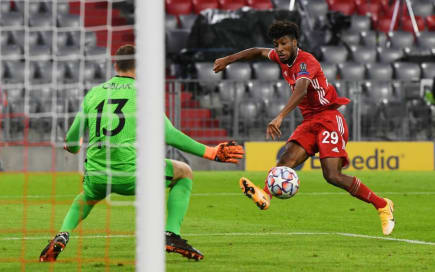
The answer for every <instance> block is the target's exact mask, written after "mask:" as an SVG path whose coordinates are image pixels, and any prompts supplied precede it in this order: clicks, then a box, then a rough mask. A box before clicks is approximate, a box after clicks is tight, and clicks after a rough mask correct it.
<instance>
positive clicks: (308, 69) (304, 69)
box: [295, 56, 321, 81]
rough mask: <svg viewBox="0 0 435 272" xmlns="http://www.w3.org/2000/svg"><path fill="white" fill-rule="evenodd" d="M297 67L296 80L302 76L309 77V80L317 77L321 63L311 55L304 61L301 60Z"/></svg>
mask: <svg viewBox="0 0 435 272" xmlns="http://www.w3.org/2000/svg"><path fill="white" fill-rule="evenodd" d="M297 65H298V67H297V70H296V71H297V72H296V79H295V81H296V80H298V79H300V78H307V79H309V80H311V79H313V78H314V77H316V75H317V73H318V72H319V71H320V69H321V66H320V63H319V62H318V61H317V60H316V59H315V58H314V57H313V56H310V57H308V58H306V59H304V60H302V61H300V62H299V63H298V64H297Z"/></svg>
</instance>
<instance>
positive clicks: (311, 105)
mask: <svg viewBox="0 0 435 272" xmlns="http://www.w3.org/2000/svg"><path fill="white" fill-rule="evenodd" d="M269 59H270V60H271V61H274V62H277V63H278V64H279V65H280V66H281V72H282V75H283V77H284V79H285V80H286V81H287V82H288V84H289V85H290V88H291V90H292V92H293V89H294V87H295V85H296V80H298V79H300V78H306V79H308V80H309V81H310V85H308V88H307V94H306V96H305V97H304V98H303V99H302V101H301V102H300V103H299V105H298V107H299V109H300V110H301V112H302V115H303V116H304V119H307V118H309V117H310V116H312V115H313V114H316V113H318V112H321V111H323V110H326V109H337V108H338V107H340V106H341V105H345V104H348V103H349V102H350V100H349V99H348V98H345V97H338V95H337V92H336V91H335V88H334V86H332V85H330V84H328V81H327V79H326V77H325V75H324V74H323V71H322V67H321V66H320V63H319V62H318V61H317V60H316V58H315V57H314V56H313V55H311V54H310V53H308V52H305V51H303V50H301V49H299V48H298V50H297V53H296V58H295V60H294V61H293V63H292V64H291V65H289V64H286V63H282V62H281V60H280V59H279V57H278V53H276V51H275V49H271V50H270V52H269Z"/></svg>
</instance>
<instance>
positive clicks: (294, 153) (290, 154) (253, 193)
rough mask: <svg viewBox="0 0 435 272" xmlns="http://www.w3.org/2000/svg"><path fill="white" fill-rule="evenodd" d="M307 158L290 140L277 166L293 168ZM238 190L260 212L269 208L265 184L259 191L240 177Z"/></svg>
mask: <svg viewBox="0 0 435 272" xmlns="http://www.w3.org/2000/svg"><path fill="white" fill-rule="evenodd" d="M307 158H308V154H307V152H306V151H305V149H304V148H303V147H302V146H301V145H300V144H299V143H298V142H297V141H296V140H291V141H289V142H287V144H286V146H285V151H284V153H283V154H282V156H281V158H280V159H279V161H278V163H277V166H287V167H290V168H294V167H296V166H298V165H300V164H301V163H303V162H304V161H305V160H306V159H307ZM265 183H266V182H265ZM240 188H241V189H242V191H243V193H244V194H245V195H246V196H247V197H249V198H251V199H252V200H253V201H254V203H255V204H256V205H257V207H258V208H260V209H261V210H266V209H268V208H269V206H270V199H271V198H272V194H271V193H270V192H269V189H268V188H267V184H265V185H264V187H263V189H261V188H260V187H258V186H256V185H255V184H254V183H253V182H252V181H250V180H249V179H247V178H245V177H242V178H241V179H240Z"/></svg>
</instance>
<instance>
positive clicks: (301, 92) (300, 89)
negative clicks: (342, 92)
mask: <svg viewBox="0 0 435 272" xmlns="http://www.w3.org/2000/svg"><path fill="white" fill-rule="evenodd" d="M308 85H310V80H309V79H307V78H305V77H303V78H299V79H298V80H296V85H295V87H294V90H293V93H292V95H291V96H290V99H289V100H288V102H287V105H285V107H284V108H283V109H282V110H281V111H280V113H279V114H278V116H276V117H275V118H274V119H273V120H272V121H271V122H270V123H269V124H268V125H267V131H266V137H267V139H269V138H272V139H273V140H275V138H277V139H278V138H279V137H281V130H280V129H279V127H280V126H281V123H282V120H283V119H284V118H285V117H286V116H287V114H289V113H290V112H291V111H292V110H294V109H295V108H296V107H297V106H298V105H299V103H301V101H302V99H303V98H304V96H305V95H306V94H307V88H308Z"/></svg>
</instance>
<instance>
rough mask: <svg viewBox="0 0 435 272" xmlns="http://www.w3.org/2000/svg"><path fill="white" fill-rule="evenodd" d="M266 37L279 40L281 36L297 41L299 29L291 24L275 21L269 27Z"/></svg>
mask: <svg viewBox="0 0 435 272" xmlns="http://www.w3.org/2000/svg"><path fill="white" fill-rule="evenodd" d="M268 36H269V38H270V39H272V40H276V39H279V38H281V37H283V36H289V37H290V38H294V39H296V40H298V39H299V27H298V25H297V24H295V23H293V22H289V21H277V22H275V23H273V24H272V25H271V26H270V27H269V32H268Z"/></svg>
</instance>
